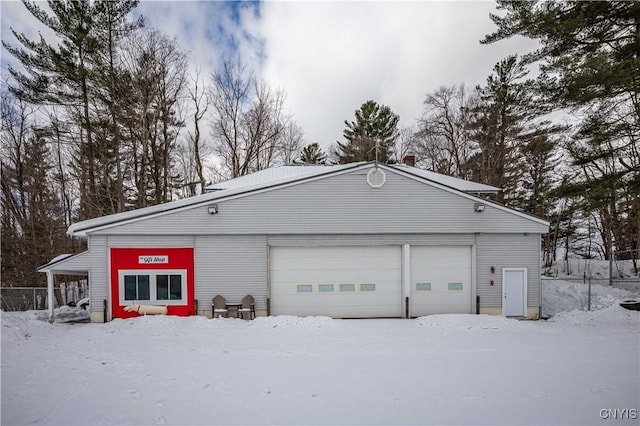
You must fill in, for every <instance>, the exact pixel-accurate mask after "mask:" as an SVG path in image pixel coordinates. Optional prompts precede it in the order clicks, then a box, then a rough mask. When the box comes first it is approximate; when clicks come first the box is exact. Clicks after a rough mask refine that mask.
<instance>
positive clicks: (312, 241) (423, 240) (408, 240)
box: [267, 234, 475, 247]
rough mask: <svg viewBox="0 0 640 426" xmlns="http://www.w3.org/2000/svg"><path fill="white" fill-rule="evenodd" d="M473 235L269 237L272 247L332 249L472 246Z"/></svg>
mask: <svg viewBox="0 0 640 426" xmlns="http://www.w3.org/2000/svg"><path fill="white" fill-rule="evenodd" d="M474 241H475V235H473V234H406V235H394V234H382V235H375V234H372V235H344V234H342V235H269V237H268V239H267V244H268V245H269V246H270V247H331V246H359V245H363V246H365V245H369V246H401V245H403V244H411V245H427V246H470V245H472V244H473V243H474Z"/></svg>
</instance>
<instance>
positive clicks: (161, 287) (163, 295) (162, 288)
mask: <svg viewBox="0 0 640 426" xmlns="http://www.w3.org/2000/svg"><path fill="white" fill-rule="evenodd" d="M156 292H157V293H156V295H157V297H158V300H169V276H168V275H156Z"/></svg>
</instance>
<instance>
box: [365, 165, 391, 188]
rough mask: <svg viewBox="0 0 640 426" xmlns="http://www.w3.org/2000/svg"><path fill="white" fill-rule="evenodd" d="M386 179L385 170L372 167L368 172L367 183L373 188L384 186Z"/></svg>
mask: <svg viewBox="0 0 640 426" xmlns="http://www.w3.org/2000/svg"><path fill="white" fill-rule="evenodd" d="M386 179H387V177H386V176H385V174H384V172H383V171H382V170H380V169H378V168H374V169H371V170H369V173H367V183H368V184H369V186H370V187H372V188H382V185H384V183H385V181H386Z"/></svg>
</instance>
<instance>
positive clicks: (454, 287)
mask: <svg viewBox="0 0 640 426" xmlns="http://www.w3.org/2000/svg"><path fill="white" fill-rule="evenodd" d="M449 290H462V283H449Z"/></svg>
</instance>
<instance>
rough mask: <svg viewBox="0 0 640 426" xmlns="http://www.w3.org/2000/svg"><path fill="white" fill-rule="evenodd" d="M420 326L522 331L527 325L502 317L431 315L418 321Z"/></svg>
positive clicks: (448, 329) (442, 328)
mask: <svg viewBox="0 0 640 426" xmlns="http://www.w3.org/2000/svg"><path fill="white" fill-rule="evenodd" d="M416 321H417V323H418V324H419V325H420V326H423V327H428V328H431V329H439V330H445V331H452V330H456V331H460V330H474V331H478V330H479V331H487V330H514V329H518V330H521V329H523V328H526V327H527V325H526V323H524V322H522V321H518V320H516V319H511V318H506V317H503V316H500V315H458V314H446V315H429V316H425V317H420V318H417V319H416Z"/></svg>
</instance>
